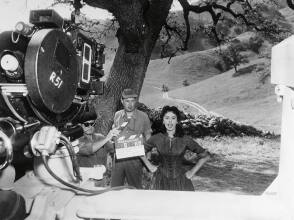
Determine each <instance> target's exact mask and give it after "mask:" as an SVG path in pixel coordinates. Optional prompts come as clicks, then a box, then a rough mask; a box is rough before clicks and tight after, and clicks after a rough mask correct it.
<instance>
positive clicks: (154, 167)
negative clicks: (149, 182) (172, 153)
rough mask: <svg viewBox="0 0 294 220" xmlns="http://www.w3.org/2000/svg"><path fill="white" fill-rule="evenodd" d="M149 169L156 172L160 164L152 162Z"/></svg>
mask: <svg viewBox="0 0 294 220" xmlns="http://www.w3.org/2000/svg"><path fill="white" fill-rule="evenodd" d="M150 164H151V163H150ZM148 169H149V170H150V172H151V173H155V172H156V170H157V169H158V166H155V165H153V164H151V165H150V167H148Z"/></svg>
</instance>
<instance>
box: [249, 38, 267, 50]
mask: <svg viewBox="0 0 294 220" xmlns="http://www.w3.org/2000/svg"><path fill="white" fill-rule="evenodd" d="M263 42H264V40H263V38H262V37H260V36H254V37H250V38H249V41H248V43H247V48H248V49H249V50H251V51H253V52H254V53H256V54H259V49H260V48H261V46H262V44H263Z"/></svg>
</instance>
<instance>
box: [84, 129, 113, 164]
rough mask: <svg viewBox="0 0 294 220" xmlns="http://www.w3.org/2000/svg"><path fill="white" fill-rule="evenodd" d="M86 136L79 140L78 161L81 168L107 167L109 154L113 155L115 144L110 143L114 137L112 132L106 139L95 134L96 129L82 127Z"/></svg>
mask: <svg viewBox="0 0 294 220" xmlns="http://www.w3.org/2000/svg"><path fill="white" fill-rule="evenodd" d="M81 126H82V127H83V130H84V136H83V137H81V138H80V139H79V145H80V148H79V152H78V160H79V165H80V166H81V167H93V166H95V165H98V164H99V165H104V166H105V167H107V153H113V144H112V143H111V142H109V141H110V140H111V138H112V136H113V134H112V132H110V133H109V134H108V135H107V136H106V137H105V136H104V135H102V134H99V133H95V132H94V127H93V126H91V125H89V126H86V125H83V124H82V125H81Z"/></svg>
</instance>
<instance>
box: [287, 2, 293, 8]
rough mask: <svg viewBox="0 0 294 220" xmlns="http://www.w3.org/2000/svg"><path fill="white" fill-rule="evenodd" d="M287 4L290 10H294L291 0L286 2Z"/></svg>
mask: <svg viewBox="0 0 294 220" xmlns="http://www.w3.org/2000/svg"><path fill="white" fill-rule="evenodd" d="M287 4H288V6H289V8H291V9H293V10H294V3H293V0H287Z"/></svg>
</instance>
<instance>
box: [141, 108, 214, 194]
mask: <svg viewBox="0 0 294 220" xmlns="http://www.w3.org/2000/svg"><path fill="white" fill-rule="evenodd" d="M161 121H162V125H161V129H160V133H157V134H155V135H153V136H151V137H150V138H149V140H148V141H147V142H146V145H145V149H146V151H147V152H148V151H151V150H152V149H153V148H156V150H157V151H158V153H159V156H160V161H161V164H160V165H159V167H158V170H157V171H156V172H155V183H154V189H158V190H184V191H194V187H193V184H192V181H191V178H192V177H193V176H194V174H195V173H196V172H197V171H198V170H199V169H200V168H201V167H202V166H203V164H204V163H205V162H206V161H207V160H209V158H210V155H209V152H208V151H206V150H205V149H203V148H202V147H201V146H200V145H199V144H198V143H197V142H195V141H194V140H193V139H192V138H191V137H190V136H187V135H184V133H183V129H182V127H181V125H180V123H179V122H180V111H179V110H178V109H177V107H175V106H165V107H163V109H162V112H161ZM187 149H189V150H191V151H193V152H195V153H197V154H198V156H199V157H200V159H199V160H198V162H197V163H196V165H195V166H194V167H193V168H192V169H191V170H188V171H187V172H186V171H185V169H184V167H183V165H182V161H183V156H184V154H185V151H186V150H187Z"/></svg>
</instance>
